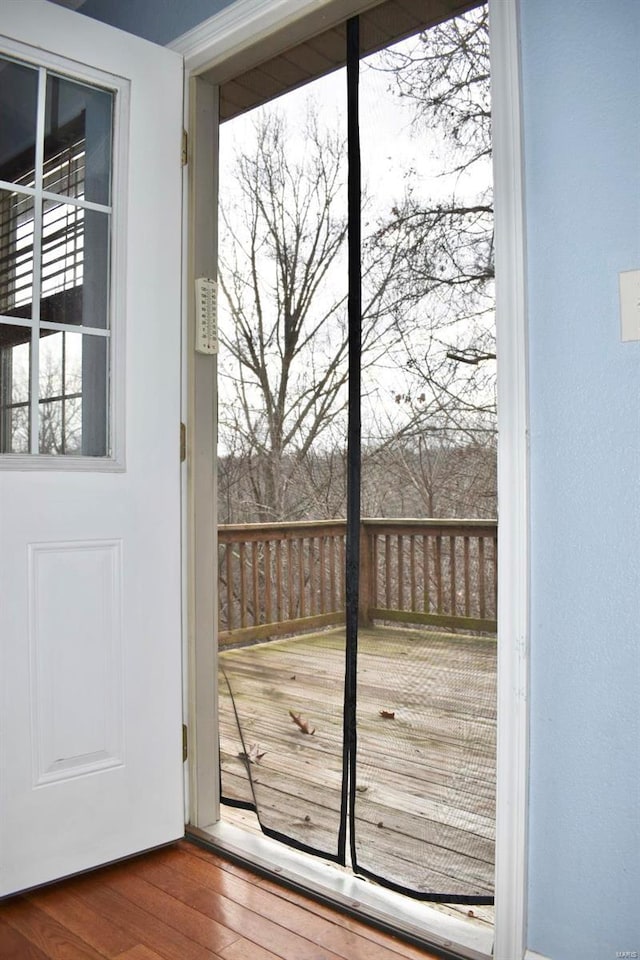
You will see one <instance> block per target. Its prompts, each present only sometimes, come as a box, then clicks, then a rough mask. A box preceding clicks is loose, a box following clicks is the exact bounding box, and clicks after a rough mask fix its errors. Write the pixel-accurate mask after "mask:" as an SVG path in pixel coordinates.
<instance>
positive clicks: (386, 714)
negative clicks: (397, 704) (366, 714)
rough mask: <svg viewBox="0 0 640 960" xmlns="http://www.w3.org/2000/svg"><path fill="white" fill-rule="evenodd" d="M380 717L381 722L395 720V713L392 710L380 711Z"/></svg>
mask: <svg viewBox="0 0 640 960" xmlns="http://www.w3.org/2000/svg"><path fill="white" fill-rule="evenodd" d="M380 716H381V717H382V718H383V720H395V718H396V715H395V711H393V710H381V711H380Z"/></svg>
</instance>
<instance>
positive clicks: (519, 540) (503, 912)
mask: <svg viewBox="0 0 640 960" xmlns="http://www.w3.org/2000/svg"><path fill="white" fill-rule="evenodd" d="M330 2H331V0H279V2H278V3H274V2H273V0H236V2H235V3H232V4H231V5H230V6H229V7H227V8H225V9H223V10H222V11H221V12H220V13H218V14H215V15H214V16H213V17H211V18H209V20H207V21H205V22H204V23H202V24H200V25H199V27H196V28H195V29H194V30H191V31H189V33H188V34H185V35H184V36H183V37H179V38H178V39H177V40H176V41H174V42H173V43H172V44H171V45H170V46H171V47H172V48H173V49H175V50H176V51H177V52H179V53H182V54H183V56H184V57H185V78H186V87H185V101H186V107H185V109H186V111H187V112H186V114H185V116H187V117H189V127H188V129H190V130H191V134H192V138H193V139H194V141H195V150H192V151H191V153H190V165H191V169H190V175H189V179H190V181H191V184H192V189H191V199H190V203H189V207H188V209H189V216H190V221H191V222H190V224H189V229H188V230H187V233H188V236H189V239H190V247H191V249H190V251H189V258H188V262H189V269H188V277H187V290H188V291H189V297H188V301H189V304H190V309H189V311H188V314H189V337H188V351H187V355H188V357H189V374H188V375H189V386H188V394H189V404H188V411H189V413H188V416H189V423H190V424H191V422H192V421H193V423H192V425H191V426H190V443H189V447H190V478H191V479H190V483H189V491H190V493H189V510H188V518H189V519H188V522H189V528H190V532H191V537H190V545H189V549H188V563H187V566H188V583H189V585H190V589H189V631H188V637H189V662H190V690H191V698H190V700H191V702H190V706H189V713H190V729H191V740H192V746H190V758H189V761H190V769H191V774H190V786H191V790H190V793H191V800H190V822H191V824H192V825H193V826H195V827H200V828H204V827H206V826H207V825H211V824H213V823H215V822H216V821H217V820H218V818H219V796H218V786H219V785H218V780H217V773H215V771H214V769H213V766H214V764H213V763H212V761H213V758H215V767H216V770H217V737H216V736H215V729H216V726H215V724H216V715H217V698H216V691H215V689H214V685H213V684H206V683H205V682H204V680H203V677H206V676H209V677H211V676H212V673H210V672H209V671H210V670H211V671H212V672H213V671H215V644H212V638H214V637H215V632H214V631H215V619H216V618H215V598H213V599H214V602H212V600H211V595H212V593H213V591H212V590H211V585H212V584H214V583H215V576H216V570H217V564H216V551H215V545H216V529H215V516H211V512H210V513H209V514H208V515H207V517H206V518H204V519H205V520H206V523H205V525H204V526H202V525H201V519H202V518H201V517H199V516H197V506H196V501H197V498H198V496H199V494H198V491H199V490H200V489H201V487H200V486H199V482H206V481H203V477H205V475H206V474H205V471H206V470H207V469H212V470H213V460H214V459H215V415H214V417H213V422H212V420H211V415H212V412H213V411H214V403H215V361H214V360H212V359H211V358H203V357H201V356H199V355H198V356H196V355H195V354H194V350H193V328H194V319H193V293H192V291H193V286H194V284H193V278H194V277H196V276H201V275H208V276H211V275H215V274H213V271H214V269H215V265H216V249H215V243H216V238H215V235H213V236H212V231H211V225H210V224H209V230H208V231H207V228H206V224H203V223H202V216H203V214H202V211H201V210H200V212H198V208H197V207H196V205H195V203H194V199H193V198H194V194H195V190H194V189H193V185H194V184H196V183H198V182H202V178H203V176H204V172H203V166H204V164H205V162H206V156H207V150H214V149H215V146H214V144H215V136H216V135H217V117H216V119H215V123H214V126H215V128H216V129H215V132H214V131H212V130H211V129H210V127H206V125H207V124H210V123H211V117H212V116H213V114H211V102H212V101H215V90H216V88H215V87H214V86H212V85H210V84H206V85H205V82H204V81H203V80H198V79H197V78H198V75H199V74H201V73H203V72H204V71H205V70H209V69H210V68H211V67H212V66H216V65H218V64H222V63H224V60H225V59H227V58H228V57H229V56H230V55H231V54H232V53H233V54H234V55H237V54H238V52H239V50H242V49H243V48H247V49H248V48H249V47H250V46H251V45H252V44H254V43H255V42H256V39H257V38H260V39H266V38H267V37H269V36H270V35H272V34H273V33H275V32H276V31H277V30H279V29H281V28H282V27H283V26H285V25H286V24H287V23H289V22H291V21H293V20H299V19H302V18H304V17H305V16H307V15H309V14H310V13H312V12H317V10H318V6H319V4H320V5H328V4H329V3H330ZM360 6H362V3H360ZM489 9H490V26H491V56H492V115H493V157H494V160H493V162H494V195H495V248H496V328H497V354H498V377H497V380H498V422H499V444H498V497H499V503H500V523H499V528H498V541H499V554H498V581H499V583H500V590H499V598H498V623H499V627H498V630H499V633H498V750H497V814H496V833H497V835H496V927H495V942H494V950H493V956H494V958H495V960H514V958H517V960H520V958H522V957H524V955H525V949H526V923H527V917H526V905H527V821H528V800H527V789H528V730H529V691H528V687H529V679H528V678H529V482H528V478H529V458H528V422H529V403H528V377H527V370H528V361H527V315H526V269H525V267H526V254H525V245H524V244H525V219H524V184H523V146H522V104H521V91H520V48H519V25H518V0H489ZM207 88H208V89H207ZM207 98H209V101H210V102H209V120H207V119H206V112H207V111H206V108H205V107H204V104H205V102H206V100H207ZM201 124H205V129H207V130H208V133H207V134H206V136H205V135H204V133H203V136H202V138H201V137H200V135H199V134H198V133H196V131H197V130H202V129H203V128H202V127H201V126H200V125H201ZM203 142H204V143H205V146H204V147H202V151H203V152H202V153H201V152H200V150H201V146H202V143H203ZM194 154H195V155H194ZM214 156H215V154H214V153H211V154H210V164H211V165H210V166H209V171H211V170H213V171H215V170H216V165H215V163H214ZM208 189H209V191H212V190H213V194H214V196H215V195H216V191H217V183H215V184H212V183H211V182H210V183H209V187H208ZM198 224H199V225H198ZM201 230H203V231H204V233H201V232H200V231H201ZM213 234H215V228H214V230H213ZM196 236H197V237H198V240H199V243H200V242H202V243H204V247H203V250H204V251H205V252H204V253H203V255H202V258H201V257H200V255H199V254H198V255H197V259H198V261H199V262H197V260H196V254H195V253H194V240H195V237H196ZM201 361H204V362H205V363H207V361H208V365H207V366H206V367H205V366H204V365H203V363H202V362H201ZM205 371H206V372H205ZM199 372H200V377H199ZM196 381H198V383H199V384H200V385H201V386H202V389H203V390H204V391H205V396H204V397H203V400H206V403H204V402H203V404H202V406H201V405H200V397H198V404H197V408H196V394H197V392H199V390H200V388H201V386H198V391H196ZM207 403H208V404H209V406H208V407H207ZM207 409H208V411H209V414H208V419H207V416H206V410H207ZM203 411H205V412H204V413H203ZM203 417H204V420H203V419H202V418H203ZM207 438H208V442H209V444H210V445H211V444H212V441H213V445H212V446H210V449H209V455H207V451H206V450H205V449H203V448H201V443H203V442H206V441H207ZM212 454H213V455H212ZM199 473H201V475H200V476H199ZM213 475H214V477H215V471H213ZM206 493H207V496H208V497H211V498H215V480H214V481H213V483H212V482H211V480H210V479H209V481H208V488H207V491H206ZM211 502H212V503H215V499H213V500H212V501H211ZM198 530H200V531H202V530H208V534H207V536H208V538H209V540H208V543H204V544H203V541H202V539H201V540H200V541H199V542H200V545H199V546H198V545H197V544H196V542H195V540H196V533H197V531H198ZM202 554H203V555H202ZM196 555H197V556H198V565H197V567H196V564H195V557H196ZM203 561H204V562H203ZM196 570H197V576H196ZM198 584H200V585H201V588H200V589H198ZM205 588H206V590H208V594H209V596H208V599H207V597H206V596H205ZM202 605H204V614H203V613H202V609H203V608H202ZM212 646H213V647H214V649H213V650H211V647H212ZM207 647H209V650H210V652H209V653H208V654H207V652H206V648H207ZM204 661H206V662H204ZM203 724H204V730H206V731H207V733H206V734H205V736H204V737H203V736H202V735H201V737H200V740H201V742H200V745H199V747H200V748H198V741H197V740H196V739H195V738H196V736H197V734H196V727H199V728H200V731H201V734H202V730H203ZM209 724H211V726H210V725H209ZM203 764H204V766H203V768H202V770H200V769H199V768H200V767H201V765H203ZM205 785H206V789H207V790H208V791H209V792H208V793H205V794H204V795H203V794H202V792H201V791H202V790H203V789H204V788H205ZM203 796H204V797H207V798H209V799H207V800H205V801H204V802H203Z"/></svg>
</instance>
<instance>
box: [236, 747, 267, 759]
mask: <svg viewBox="0 0 640 960" xmlns="http://www.w3.org/2000/svg"><path fill="white" fill-rule="evenodd" d="M265 752H266V751H264V750H261V749H260V745H259V744H257V743H252V744H250V746H249V750H248V751H247V753H245V752H244V750H241V751H240V753H239V754H238V756H239V757H240V759H241V760H248V761H249V763H259V762H260V760H262V758H263V757H264V755H265Z"/></svg>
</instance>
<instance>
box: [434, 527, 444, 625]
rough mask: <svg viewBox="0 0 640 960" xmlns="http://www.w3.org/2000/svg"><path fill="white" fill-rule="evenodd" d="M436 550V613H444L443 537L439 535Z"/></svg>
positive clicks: (436, 540) (435, 539) (435, 541)
mask: <svg viewBox="0 0 640 960" xmlns="http://www.w3.org/2000/svg"><path fill="white" fill-rule="evenodd" d="M434 549H435V552H436V556H435V565H436V612H437V613H442V612H443V610H442V537H441V536H440V535H439V534H438V535H437V536H436V537H435V538H434Z"/></svg>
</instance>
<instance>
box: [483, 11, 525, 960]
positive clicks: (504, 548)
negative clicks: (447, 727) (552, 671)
mask: <svg viewBox="0 0 640 960" xmlns="http://www.w3.org/2000/svg"><path fill="white" fill-rule="evenodd" d="M489 5H490V18H489V19H490V25H491V61H492V64H491V87H492V101H493V107H492V111H493V164H494V189H495V245H496V326H497V354H498V365H497V369H498V438H499V439H498V505H499V524H498V582H499V585H500V586H499V596H498V760H497V814H496V821H497V822H496V939H495V945H494V960H514V958H517V957H523V956H524V953H525V949H526V933H527V929H526V928H527V913H526V907H527V842H528V837H527V822H528V768H529V751H528V730H529V672H528V669H529V451H528V435H529V434H528V419H529V407H528V377H527V367H528V364H527V311H526V256H525V206H524V186H523V181H524V177H523V147H522V121H521V117H522V114H521V99H520V58H519V31H518V8H517V0H489Z"/></svg>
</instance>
